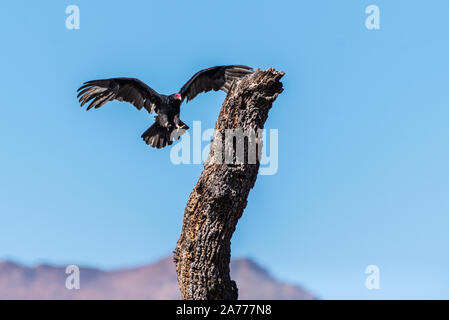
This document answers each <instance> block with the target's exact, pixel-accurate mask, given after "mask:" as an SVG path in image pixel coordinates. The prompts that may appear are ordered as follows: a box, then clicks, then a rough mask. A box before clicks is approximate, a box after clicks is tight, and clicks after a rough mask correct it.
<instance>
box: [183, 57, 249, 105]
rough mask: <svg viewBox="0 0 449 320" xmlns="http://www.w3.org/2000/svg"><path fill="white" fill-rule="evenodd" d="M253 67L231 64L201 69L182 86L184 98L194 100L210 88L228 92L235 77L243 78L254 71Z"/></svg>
mask: <svg viewBox="0 0 449 320" xmlns="http://www.w3.org/2000/svg"><path fill="white" fill-rule="evenodd" d="M253 72H254V71H253V69H252V68H250V67H248V66H242V65H231V66H218V67H212V68H208V69H204V70H201V71H199V72H197V73H195V74H194V75H193V77H192V78H190V80H189V81H187V82H186V84H185V85H184V86H183V87H182V88H181V90H180V92H179V93H180V94H181V97H182V99H183V100H184V98H187V101H189V100H192V99H193V98H195V97H196V96H197V95H198V94H199V93H201V92H208V91H210V90H214V91H217V90H223V91H224V92H226V93H227V92H228V91H229V88H230V86H231V83H232V81H233V80H234V79H238V78H242V77H244V76H246V75H247V74H250V73H253Z"/></svg>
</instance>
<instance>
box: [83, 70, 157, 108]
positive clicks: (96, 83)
mask: <svg viewBox="0 0 449 320" xmlns="http://www.w3.org/2000/svg"><path fill="white" fill-rule="evenodd" d="M77 91H78V92H79V93H78V98H79V101H80V102H81V106H83V105H84V104H85V103H87V102H89V101H91V100H92V102H91V103H90V105H89V106H88V107H87V110H89V109H91V108H94V107H95V108H100V107H101V106H102V105H104V104H105V103H106V102H108V101H112V100H118V101H126V102H130V103H132V104H133V105H134V106H135V107H136V108H137V109H139V110H140V109H142V107H144V108H145V109H146V110H147V111H148V112H149V113H152V112H153V111H156V112H158V109H159V105H160V104H161V97H160V95H159V94H158V93H157V92H156V91H154V90H153V89H151V88H150V87H149V86H147V85H146V84H145V83H143V82H142V81H140V80H139V79H134V78H112V79H103V80H92V81H87V82H85V83H84V85H83V86H82V87H80V88H79V89H78V90H77Z"/></svg>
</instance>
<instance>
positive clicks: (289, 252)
mask: <svg viewBox="0 0 449 320" xmlns="http://www.w3.org/2000/svg"><path fill="white" fill-rule="evenodd" d="M70 4H76V5H78V6H79V8H80V11H81V25H80V29H79V30H67V29H66V28H65V19H66V17H67V15H66V13H65V8H66V6H68V5H70ZM370 4H375V5H378V6H379V8H380V17H381V23H380V26H381V29H380V30H374V31H373V30H371V31H370V30H367V29H366V28H365V19H366V17H367V15H366V14H365V8H366V7H367V6H368V5H370ZM0 6H1V10H0V33H1V38H2V40H3V45H2V54H1V56H2V59H0V66H1V70H2V77H0V87H1V88H2V89H1V92H2V100H1V106H2V108H1V112H2V116H1V117H0V145H1V146H2V148H1V149H0V177H1V180H0V181H1V183H0V217H1V220H2V223H1V224H0V243H2V245H1V246H0V259H13V260H16V261H18V262H22V263H27V264H35V263H40V262H49V263H57V264H87V265H92V266H97V267H101V268H106V269H111V268H117V267H124V266H135V265H141V264H144V263H149V262H152V261H155V260H157V259H159V258H161V257H164V256H166V255H167V254H169V253H170V252H171V251H172V250H173V248H174V245H175V243H176V241H177V239H178V236H179V234H180V231H181V222H182V216H183V211H184V206H185V203H186V200H187V198H188V196H189V194H190V192H191V190H192V188H193V186H194V185H195V183H196V180H197V178H198V177H199V175H200V173H201V171H202V166H201V165H179V166H175V165H173V164H172V163H171V162H170V158H169V155H170V149H169V148H167V149H164V150H155V149H152V148H149V147H147V146H146V145H145V144H144V143H143V142H142V141H141V139H140V134H141V133H142V132H143V131H144V130H145V129H146V128H147V127H148V126H149V125H150V124H151V122H152V121H153V120H152V118H151V117H149V116H148V115H147V114H146V113H145V112H143V111H142V112H138V111H137V110H135V109H134V108H133V107H132V106H130V105H126V104H125V103H119V102H113V103H109V104H108V105H106V106H104V107H103V108H101V109H99V110H93V111H90V112H88V113H87V112H86V111H85V110H83V109H81V108H80V107H79V106H78V103H77V100H76V93H75V91H76V88H77V87H78V86H79V85H80V84H81V83H82V82H83V81H86V80H90V79H98V78H106V77H115V76H129V77H137V78H140V79H141V80H143V81H145V82H147V83H148V84H149V85H151V86H152V87H153V88H154V89H156V90H158V91H159V92H162V93H173V92H177V90H178V89H179V88H180V87H181V85H182V84H183V83H184V82H185V81H186V80H187V79H188V78H189V77H190V76H191V75H192V74H193V73H194V72H196V71H198V70H199V69H201V68H205V67H210V66H213V65H220V64H247V65H250V66H253V67H255V68H267V67H275V68H277V69H279V70H283V71H285V72H286V75H285V77H284V79H283V83H284V88H285V91H284V93H283V94H282V95H280V96H279V98H278V100H277V101H276V103H275V105H274V107H273V109H272V111H271V112H270V116H269V119H268V121H267V124H266V127H267V128H273V129H279V170H278V172H277V174H276V175H273V176H260V177H259V178H258V180H257V182H256V186H255V188H254V189H253V190H252V192H251V194H250V197H249V203H248V206H247V209H246V210H245V212H244V214H243V217H242V219H241V220H240V222H239V224H238V227H237V231H236V233H235V234H234V237H233V239H232V255H233V257H238V256H250V257H252V258H254V259H255V260H256V261H257V262H259V263H261V264H262V265H263V266H265V267H267V268H268V269H269V270H270V271H271V272H272V273H273V274H274V275H275V276H276V277H278V278H280V279H282V280H288V281H292V282H296V283H300V284H302V285H304V286H305V287H306V288H309V289H310V290H311V291H312V292H314V293H316V294H317V295H319V296H320V297H321V298H325V299H327V298H334V299H335V298H336V299H346V298H356V299H382V298H383V299H391V298H406V299H407V298H411V299H417V298H424V299H431V298H435V299H440V298H446V299H448V298H449V289H448V283H449V275H448V273H447V270H448V269H449V256H448V254H447V245H448V242H449V233H448V232H447V230H448V225H449V214H448V210H449V197H448V196H447V192H448V189H449V188H448V187H449V165H448V164H449V145H448V136H449V90H448V79H449V63H448V57H449V41H448V39H447V30H449V21H448V19H447V12H448V11H449V2H447V1H443V0H439V1H437V0H434V1H430V2H428V1H427V2H425V1H404V0H396V1H380V0H372V1H349V0H347V1H346V0H340V1H335V0H332V1H331V0H329V1H323V0H320V1H279V2H277V3H274V2H273V1H243V2H242V1H226V2H216V1H195V2H194V3H192V2H182V1H170V2H158V3H156V2H154V3H153V1H146V2H144V1H127V2H126V4H125V3H124V2H119V1H81V0H80V1H58V2H57V3H56V2H50V1H48V2H46V3H37V2H36V3H34V2H25V1H14V2H8V3H2V4H1V5H0ZM224 97H225V94H224V93H223V92H216V93H210V94H205V95H201V96H198V97H197V98H196V99H195V100H193V101H192V102H190V103H189V104H187V105H184V107H183V109H182V113H181V117H182V119H183V120H184V122H186V123H187V124H188V125H191V124H192V122H193V121H194V120H201V121H202V126H203V128H211V127H213V125H214V123H215V120H216V118H217V116H218V112H219V109H220V106H221V102H222V101H223V99H224ZM371 264H374V265H377V266H379V268H380V286H381V289H380V290H367V289H366V288H365V279H366V277H367V275H365V274H364V271H365V268H366V266H368V265H371Z"/></svg>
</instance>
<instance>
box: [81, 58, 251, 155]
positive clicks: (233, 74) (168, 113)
mask: <svg viewBox="0 0 449 320" xmlns="http://www.w3.org/2000/svg"><path fill="white" fill-rule="evenodd" d="M253 72H254V71H253V69H252V68H250V67H248V66H242V65H231V66H217V67H212V68H208V69H204V70H201V71H199V72H197V73H196V74H194V75H193V77H192V78H190V80H189V81H187V82H186V84H184V85H183V86H182V88H181V90H180V91H179V92H178V93H174V94H171V95H164V94H159V93H157V92H156V91H155V90H153V89H152V88H150V87H149V86H147V85H146V84H145V83H143V82H142V81H140V80H139V79H135V78H111V79H103V80H92V81H87V82H85V83H84V84H83V86H81V87H80V88H79V89H78V92H79V93H78V98H79V102H80V103H81V107H82V106H83V105H84V104H86V103H87V102H89V101H92V102H91V103H90V104H89V106H88V107H87V110H90V109H91V108H94V107H95V108H100V107H101V106H102V105H104V104H105V103H106V102H108V101H112V100H119V101H126V102H130V103H132V104H133V105H134V106H135V107H136V108H137V109H139V110H141V109H142V107H143V108H145V109H146V110H147V111H148V112H149V113H150V114H151V113H153V112H156V113H157V116H156V117H155V119H156V121H155V122H154V123H153V125H152V126H151V127H149V128H148V129H147V131H145V132H144V133H143V134H142V139H143V140H144V141H145V142H146V144H149V145H151V146H152V147H156V148H158V149H159V148H163V147H165V146H166V145H167V144H168V145H171V144H172V143H173V140H174V139H179V135H180V134H182V133H184V132H185V131H183V130H187V129H189V127H188V126H187V125H186V124H185V123H184V122H182V121H181V120H180V119H179V112H180V106H181V103H182V102H183V101H184V99H186V98H187V102H188V101H189V100H192V99H193V98H195V97H196V96H197V95H198V94H199V93H201V92H208V91H210V90H214V91H217V90H223V91H224V92H226V93H227V92H228V91H229V88H230V86H231V83H232V81H233V80H234V79H238V78H242V77H244V76H246V75H248V74H250V73H253ZM178 129H180V130H179V131H177V133H178V136H177V137H175V136H176V135H173V136H172V132H173V131H174V130H178Z"/></svg>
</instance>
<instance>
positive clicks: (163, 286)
mask: <svg viewBox="0 0 449 320" xmlns="http://www.w3.org/2000/svg"><path fill="white" fill-rule="evenodd" d="M231 273H232V278H233V279H234V280H236V282H237V285H238V287H239V299H294V300H296V299H313V296H312V295H311V294H309V293H308V292H306V291H305V290H303V289H302V288H301V287H299V286H296V285H290V284H286V283H281V282H278V281H276V280H275V279H274V278H273V277H271V276H270V275H269V274H268V273H267V271H265V270H264V269H262V268H261V267H259V266H258V265H256V264H255V263H254V262H253V261H252V260H250V259H236V260H233V261H232V263H231ZM67 276H68V275H67V274H65V267H55V266H50V265H39V266H37V267H25V266H21V265H18V264H15V263H12V262H0V299H179V298H180V294H179V289H178V283H177V280H176V272H175V266H174V263H173V262H172V259H171V258H165V259H163V260H160V261H158V262H156V263H154V264H150V265H147V266H143V267H139V268H133V269H120V270H115V271H102V270H98V269H93V268H87V267H80V290H68V289H66V287H65V281H66V277H67Z"/></svg>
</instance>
